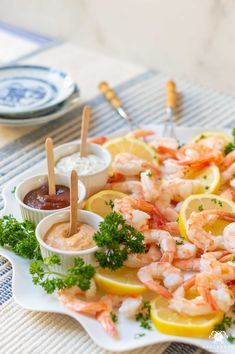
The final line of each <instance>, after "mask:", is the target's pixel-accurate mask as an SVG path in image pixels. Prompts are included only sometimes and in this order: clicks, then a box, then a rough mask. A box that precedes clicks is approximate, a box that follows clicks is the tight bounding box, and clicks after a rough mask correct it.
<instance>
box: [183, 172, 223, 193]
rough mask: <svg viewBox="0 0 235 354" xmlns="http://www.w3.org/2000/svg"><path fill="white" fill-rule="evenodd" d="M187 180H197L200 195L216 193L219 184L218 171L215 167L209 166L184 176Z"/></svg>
mask: <svg viewBox="0 0 235 354" xmlns="http://www.w3.org/2000/svg"><path fill="white" fill-rule="evenodd" d="M186 178H187V179H197V180H199V181H200V182H201V185H202V191H201V192H202V193H216V192H217V191H218V190H219V187H220V184H221V176H220V170H219V168H218V167H217V166H209V167H206V168H204V169H202V170H200V171H197V172H191V173H189V174H187V175H186Z"/></svg>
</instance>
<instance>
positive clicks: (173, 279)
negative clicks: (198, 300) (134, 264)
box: [137, 262, 184, 299]
mask: <svg viewBox="0 0 235 354" xmlns="http://www.w3.org/2000/svg"><path fill="white" fill-rule="evenodd" d="M137 276H138V278H139V279H140V281H141V282H142V283H143V284H144V285H145V286H146V287H147V288H149V289H150V290H152V291H154V292H156V293H157V294H159V295H162V296H164V297H166V298H167V299H170V298H171V297H172V294H171V291H173V290H175V289H176V288H177V287H178V286H179V285H181V284H182V283H183V281H184V277H183V274H182V273H181V271H180V270H179V269H177V268H175V267H173V266H172V265H171V264H170V263H167V262H154V263H150V264H149V265H147V266H145V267H143V268H140V269H139V271H138V273H137ZM159 281H161V282H162V283H163V285H160V284H159Z"/></svg>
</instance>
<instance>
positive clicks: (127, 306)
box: [119, 296, 143, 318]
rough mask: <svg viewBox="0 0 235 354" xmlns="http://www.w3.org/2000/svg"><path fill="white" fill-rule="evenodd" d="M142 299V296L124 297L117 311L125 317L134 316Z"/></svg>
mask: <svg viewBox="0 0 235 354" xmlns="http://www.w3.org/2000/svg"><path fill="white" fill-rule="evenodd" d="M142 301H143V298H142V296H138V297H128V298H126V299H125V300H124V301H123V302H122V304H121V306H120V307H119V313H122V314H124V316H125V317H127V318H130V317H133V316H135V315H136V314H137V313H138V312H139V310H140V308H141V305H142Z"/></svg>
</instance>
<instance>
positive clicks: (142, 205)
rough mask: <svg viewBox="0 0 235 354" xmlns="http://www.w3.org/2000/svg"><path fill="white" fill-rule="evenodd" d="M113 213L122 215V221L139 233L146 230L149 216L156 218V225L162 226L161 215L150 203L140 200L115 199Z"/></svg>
mask: <svg viewBox="0 0 235 354" xmlns="http://www.w3.org/2000/svg"><path fill="white" fill-rule="evenodd" d="M113 210H114V211H116V212H117V213H120V214H122V216H123V217H124V219H125V220H126V221H127V222H128V223H129V224H130V225H132V226H133V227H135V228H136V229H137V230H139V231H144V230H148V228H149V220H150V218H151V216H150V214H151V215H152V214H153V215H155V216H157V217H158V221H156V223H157V222H158V225H162V224H163V220H162V215H161V214H160V213H159V212H158V211H157V209H156V208H155V207H154V206H153V205H152V204H150V203H148V202H146V201H145V200H142V199H134V198H131V197H129V196H127V197H124V198H121V199H115V201H114V209H113Z"/></svg>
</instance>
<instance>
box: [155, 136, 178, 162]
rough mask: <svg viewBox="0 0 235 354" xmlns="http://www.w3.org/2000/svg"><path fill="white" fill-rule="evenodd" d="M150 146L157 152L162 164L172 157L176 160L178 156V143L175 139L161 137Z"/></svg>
mask: <svg viewBox="0 0 235 354" xmlns="http://www.w3.org/2000/svg"><path fill="white" fill-rule="evenodd" d="M150 146H152V147H153V148H154V149H155V150H156V151H157V153H158V159H159V161H160V162H163V161H165V160H166V159H169V158H171V157H173V158H176V156H177V149H178V142H177V140H176V139H174V138H168V137H160V138H157V139H156V140H154V141H151V142H150Z"/></svg>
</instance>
